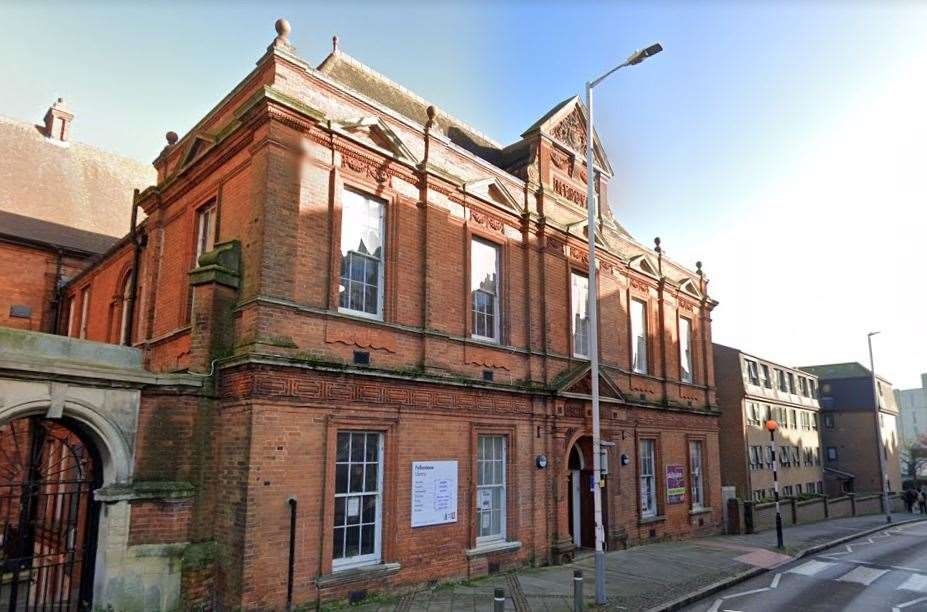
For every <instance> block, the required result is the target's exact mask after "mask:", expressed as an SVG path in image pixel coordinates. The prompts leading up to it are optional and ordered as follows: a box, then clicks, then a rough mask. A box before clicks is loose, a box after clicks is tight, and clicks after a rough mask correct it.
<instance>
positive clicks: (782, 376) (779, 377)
mask: <svg viewBox="0 0 927 612" xmlns="http://www.w3.org/2000/svg"><path fill="white" fill-rule="evenodd" d="M776 380H777V381H778V383H779V390H780V391H788V386H787V385H786V383H785V373H784V372H783V371H782V370H780V369H779V368H776Z"/></svg>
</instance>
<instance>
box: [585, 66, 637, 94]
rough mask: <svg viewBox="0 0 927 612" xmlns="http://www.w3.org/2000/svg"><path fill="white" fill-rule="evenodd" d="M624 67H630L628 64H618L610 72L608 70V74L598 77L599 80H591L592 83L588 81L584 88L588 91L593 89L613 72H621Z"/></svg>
mask: <svg viewBox="0 0 927 612" xmlns="http://www.w3.org/2000/svg"><path fill="white" fill-rule="evenodd" d="M626 66H630V64H629V63H628V62H625V63H623V64H619V65H618V66H615V67H614V68H612V69H611V70H609V71H608V72H606V73H605V74H603V75H602V76H600V77H599V78H597V79H593V80H592V81H589V82H588V83H586V87H587V88H588V89H592V88H593V87H595V86H596V85H598V84H599V83H601V82H602V81H604V80H605V79H607V78H608V77H610V76H611V75H612V73H613V72H617V71H618V70H621V69H622V68H624V67H626Z"/></svg>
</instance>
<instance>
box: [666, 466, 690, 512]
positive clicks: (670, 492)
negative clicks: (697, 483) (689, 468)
mask: <svg viewBox="0 0 927 612" xmlns="http://www.w3.org/2000/svg"><path fill="white" fill-rule="evenodd" d="M685 501H686V476H685V470H684V469H683V466H681V465H678V464H676V465H668V466H666V502H667V503H668V504H681V503H683V502H685Z"/></svg>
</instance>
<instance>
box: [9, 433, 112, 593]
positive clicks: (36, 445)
mask: <svg viewBox="0 0 927 612" xmlns="http://www.w3.org/2000/svg"><path fill="white" fill-rule="evenodd" d="M101 483H102V469H101V462H100V458H99V454H98V453H97V451H96V448H95V447H94V445H93V444H92V443H91V442H89V440H88V438H87V436H86V435H84V433H83V431H82V428H81V426H80V424H79V423H77V422H75V421H72V420H71V419H67V418H63V419H55V420H52V419H46V418H44V417H42V416H29V417H22V418H17V419H13V420H11V421H8V422H7V423H6V424H4V425H3V426H2V427H0V607H2V608H4V609H6V610H15V611H19V610H34V609H46V608H48V609H52V610H60V609H67V610H71V609H75V610H90V609H91V606H92V603H91V600H92V597H93V570H94V563H95V559H96V539H97V524H98V520H97V519H98V512H97V503H95V502H94V501H93V491H94V489H96V488H98V487H99V486H100V485H101Z"/></svg>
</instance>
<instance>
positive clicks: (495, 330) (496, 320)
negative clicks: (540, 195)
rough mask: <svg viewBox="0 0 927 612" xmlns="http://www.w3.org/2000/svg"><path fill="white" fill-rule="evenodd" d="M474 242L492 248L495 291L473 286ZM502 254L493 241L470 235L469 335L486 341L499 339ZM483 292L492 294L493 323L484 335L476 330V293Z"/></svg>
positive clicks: (498, 340) (497, 340)
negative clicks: (470, 330)
mask: <svg viewBox="0 0 927 612" xmlns="http://www.w3.org/2000/svg"><path fill="white" fill-rule="evenodd" d="M475 244H480V245H482V246H484V247H486V248H489V249H492V251H493V253H494V254H495V274H496V291H495V293H490V292H489V291H486V290H485V289H482V288H479V289H477V288H474V286H473V280H474V279H473V268H474V259H475V256H476V252H477V250H476V249H474V248H473V246H474V245H475ZM501 254H502V249H501V248H500V246H499V245H498V244H496V243H495V242H490V241H489V240H483V239H482V238H477V237H475V236H474V237H471V238H470V316H471V321H472V323H471V324H472V329H473V333H472V334H471V336H472V337H473V338H476V339H477V340H484V341H486V342H495V343H499V342H500V340H501V334H500V330H501V321H502V312H501V311H500V304H501V300H500V299H499V294H500V289H501V285H502V274H501V273H500V269H501V268H500V261H499V260H500V258H501ZM477 293H485V294H487V295H491V296H492V304H493V325H492V335H491V336H485V335H483V334H478V333H477V332H476V329H477V326H476V320H477V312H476V294H477Z"/></svg>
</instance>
